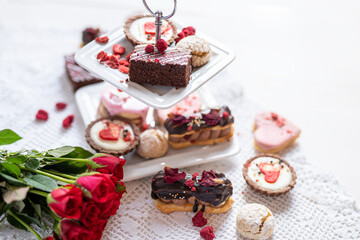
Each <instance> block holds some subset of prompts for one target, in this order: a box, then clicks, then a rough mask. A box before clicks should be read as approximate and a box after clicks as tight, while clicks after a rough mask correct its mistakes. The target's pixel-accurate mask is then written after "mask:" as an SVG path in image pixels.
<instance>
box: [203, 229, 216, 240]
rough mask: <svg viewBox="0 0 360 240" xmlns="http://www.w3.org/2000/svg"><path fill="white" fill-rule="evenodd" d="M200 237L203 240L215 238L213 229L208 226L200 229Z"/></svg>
mask: <svg viewBox="0 0 360 240" xmlns="http://www.w3.org/2000/svg"><path fill="white" fill-rule="evenodd" d="M200 236H201V237H202V238H203V239H205V240H213V239H214V238H215V234H214V229H213V227H211V226H208V227H205V228H203V229H201V231H200Z"/></svg>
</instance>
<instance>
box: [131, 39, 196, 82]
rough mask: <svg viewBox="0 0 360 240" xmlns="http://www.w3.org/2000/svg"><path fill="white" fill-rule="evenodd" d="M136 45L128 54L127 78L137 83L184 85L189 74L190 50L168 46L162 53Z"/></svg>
mask: <svg viewBox="0 0 360 240" xmlns="http://www.w3.org/2000/svg"><path fill="white" fill-rule="evenodd" d="M145 48H146V45H139V46H136V47H135V49H134V52H133V54H132V55H131V56H130V70H129V80H130V81H132V82H136V83H139V84H150V85H162V86H172V87H176V88H180V87H186V86H187V85H188V84H189V81H190V75H191V70H192V68H191V54H190V50H187V49H177V48H168V49H166V50H165V51H164V52H163V53H160V52H156V53H154V54H153V53H146V51H145Z"/></svg>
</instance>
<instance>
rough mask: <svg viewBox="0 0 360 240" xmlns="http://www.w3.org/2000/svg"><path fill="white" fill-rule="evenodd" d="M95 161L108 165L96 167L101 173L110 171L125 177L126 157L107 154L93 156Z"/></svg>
mask: <svg viewBox="0 0 360 240" xmlns="http://www.w3.org/2000/svg"><path fill="white" fill-rule="evenodd" d="M93 161H94V162H96V163H98V164H100V165H103V166H106V167H103V168H98V169H96V171H98V172H101V173H110V174H113V175H114V176H115V177H117V178H118V179H123V176H124V175H123V166H124V164H125V162H126V160H125V159H123V158H119V157H115V156H112V155H107V156H102V157H96V158H93Z"/></svg>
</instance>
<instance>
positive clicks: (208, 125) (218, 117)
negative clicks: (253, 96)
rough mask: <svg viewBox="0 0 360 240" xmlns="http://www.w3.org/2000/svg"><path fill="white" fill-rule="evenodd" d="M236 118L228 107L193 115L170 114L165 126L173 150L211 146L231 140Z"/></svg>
mask: <svg viewBox="0 0 360 240" xmlns="http://www.w3.org/2000/svg"><path fill="white" fill-rule="evenodd" d="M233 123H234V117H233V116H232V115H231V111H230V109H229V108H228V107H226V106H223V107H221V108H211V109H206V110H203V111H200V112H196V113H193V114H191V115H179V114H169V118H168V119H166V120H165V123H164V126H165V128H166V130H167V131H168V132H169V144H170V145H171V146H172V147H173V148H184V147H188V146H192V145H211V144H215V143H220V142H223V141H225V140H227V139H230V138H231V137H232V135H233V133H234V126H233Z"/></svg>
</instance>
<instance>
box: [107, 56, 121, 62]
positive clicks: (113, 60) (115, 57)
mask: <svg viewBox="0 0 360 240" xmlns="http://www.w3.org/2000/svg"><path fill="white" fill-rule="evenodd" d="M119 58H120V56H119V55H111V56H109V61H110V62H117V61H118V60H119Z"/></svg>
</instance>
